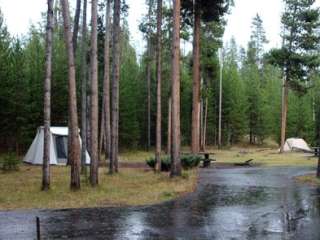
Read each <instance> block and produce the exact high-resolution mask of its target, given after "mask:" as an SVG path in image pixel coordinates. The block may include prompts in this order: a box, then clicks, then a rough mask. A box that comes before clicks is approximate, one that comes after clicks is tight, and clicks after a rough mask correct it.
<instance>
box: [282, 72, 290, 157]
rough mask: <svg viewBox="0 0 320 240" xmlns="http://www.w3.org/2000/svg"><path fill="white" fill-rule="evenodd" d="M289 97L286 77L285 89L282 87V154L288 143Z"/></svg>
mask: <svg viewBox="0 0 320 240" xmlns="http://www.w3.org/2000/svg"><path fill="white" fill-rule="evenodd" d="M288 95H289V86H288V81H287V80H286V76H284V78H283V87H282V111H281V136H280V137H281V145H280V153H283V151H284V144H285V141H286V126H287V113H288Z"/></svg>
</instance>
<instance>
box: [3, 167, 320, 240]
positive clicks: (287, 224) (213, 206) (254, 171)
mask: <svg viewBox="0 0 320 240" xmlns="http://www.w3.org/2000/svg"><path fill="white" fill-rule="evenodd" d="M311 170H312V169H310V168H235V169H202V170H201V171H200V179H199V186H198V189H197V191H196V192H194V193H192V194H189V195H188V196H185V197H182V198H180V199H177V200H175V201H171V202H166V203H163V204H159V205H154V206H146V207H135V208H104V209H81V210H54V211H49V210H32V211H14V212H12V211H10V212H0V239H1V240H2V239H5V240H6V239H14V240H16V239H35V238H36V224H35V217H36V216H39V217H40V219H41V235H42V239H130V240H134V239H222V240H224V239H226V240H228V239H230V240H231V239H259V240H264V239H296V240H309V239H312V240H317V239H320V189H317V188H312V187H307V186H305V185H300V184H298V183H295V182H294V181H293V180H292V177H293V176H296V175H301V174H305V173H308V172H310V171H311ZM313 171H314V170H313Z"/></svg>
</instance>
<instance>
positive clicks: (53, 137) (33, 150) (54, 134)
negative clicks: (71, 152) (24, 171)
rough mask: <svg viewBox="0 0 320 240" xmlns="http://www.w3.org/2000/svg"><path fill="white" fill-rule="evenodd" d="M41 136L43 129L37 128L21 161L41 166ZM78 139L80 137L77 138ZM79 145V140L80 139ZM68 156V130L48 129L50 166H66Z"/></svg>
mask: <svg viewBox="0 0 320 240" xmlns="http://www.w3.org/2000/svg"><path fill="white" fill-rule="evenodd" d="M43 135H44V128H43V127H39V128H38V130H37V135H36V137H35V138H34V140H33V142H32V144H31V146H30V148H29V150H28V152H27V154H26V156H25V157H24V159H23V161H24V162H26V163H30V164H37V165H42V163H43ZM79 138H80V136H79ZM80 143H81V138H80ZM67 156H68V128H67V127H50V164H51V165H66V164H67V160H68V159H67ZM89 163H90V156H89V154H88V152H86V164H89Z"/></svg>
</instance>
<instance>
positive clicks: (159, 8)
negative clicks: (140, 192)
mask: <svg viewBox="0 0 320 240" xmlns="http://www.w3.org/2000/svg"><path fill="white" fill-rule="evenodd" d="M157 5H158V6H157V130H156V135H157V136H156V167H155V170H156V172H160V171H161V118H162V116H161V80H162V79H161V78H162V73H161V71H162V64H161V44H162V43H161V39H162V31H161V27H162V0H158V4H157Z"/></svg>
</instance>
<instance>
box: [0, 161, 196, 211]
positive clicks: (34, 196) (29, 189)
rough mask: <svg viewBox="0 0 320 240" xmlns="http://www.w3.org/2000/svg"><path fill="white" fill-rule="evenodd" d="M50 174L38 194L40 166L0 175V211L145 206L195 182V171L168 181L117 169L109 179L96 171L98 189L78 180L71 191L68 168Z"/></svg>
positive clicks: (160, 176)
mask: <svg viewBox="0 0 320 240" xmlns="http://www.w3.org/2000/svg"><path fill="white" fill-rule="evenodd" d="M51 172H52V176H51V179H52V182H51V190H50V191H49V192H41V191H40V184H41V167H36V166H22V167H21V169H20V171H19V172H11V173H6V174H0V193H1V197H0V210H11V209H32V208H40V209H42V208H51V209H56V208H58V209H60V208H84V207H103V206H123V205H133V206H137V205H146V204H153V203H159V202H162V201H165V200H170V199H173V198H175V197H176V196H179V195H182V194H184V193H187V192H191V191H193V190H194V189H195V186H196V182H197V170H192V171H189V172H188V175H189V178H183V177H181V178H174V179H170V178H169V176H168V174H165V173H162V174H155V173H154V172H152V171H144V170H140V169H120V173H119V174H117V175H113V176H110V175H108V174H106V171H105V169H100V179H99V180H100V184H99V186H98V187H96V188H92V187H90V185H89V184H88V183H87V182H86V181H85V179H82V186H81V190H80V191H77V192H72V191H70V190H69V180H70V179H69V177H70V168H68V167H52V169H51Z"/></svg>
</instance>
